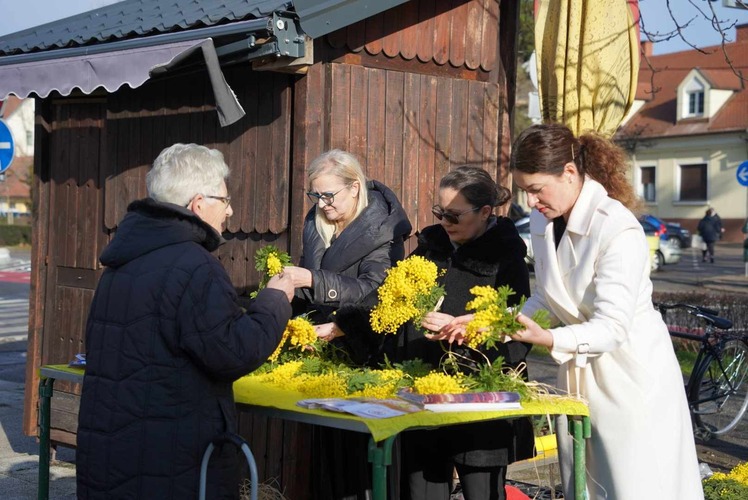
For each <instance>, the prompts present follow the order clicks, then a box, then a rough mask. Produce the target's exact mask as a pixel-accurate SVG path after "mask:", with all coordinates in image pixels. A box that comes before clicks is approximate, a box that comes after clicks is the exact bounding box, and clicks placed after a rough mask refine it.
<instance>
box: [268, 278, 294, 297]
mask: <svg viewBox="0 0 748 500" xmlns="http://www.w3.org/2000/svg"><path fill="white" fill-rule="evenodd" d="M266 288H274V289H276V290H280V291H281V292H283V293H285V294H286V298H288V301H289V302H291V300H292V299H293V291H294V286H293V282H292V281H291V277H290V276H288V275H286V274H285V273H280V274H276V275H275V276H273V277H272V278H270V280H269V281H268V284H267V286H266Z"/></svg>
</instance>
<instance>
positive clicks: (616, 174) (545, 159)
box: [509, 123, 641, 211]
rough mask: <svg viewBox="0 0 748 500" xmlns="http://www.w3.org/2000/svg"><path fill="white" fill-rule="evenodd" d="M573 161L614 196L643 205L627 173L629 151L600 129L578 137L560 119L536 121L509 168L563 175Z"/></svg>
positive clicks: (515, 148) (630, 204)
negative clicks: (547, 121)
mask: <svg viewBox="0 0 748 500" xmlns="http://www.w3.org/2000/svg"><path fill="white" fill-rule="evenodd" d="M569 162H573V163H574V165H576V167H577V171H578V172H579V175H580V176H582V178H584V175H585V174H586V175H589V176H590V177H592V178H593V179H595V180H596V181H597V182H599V183H600V184H602V185H603V187H605V190H606V191H608V195H609V196H610V197H611V198H614V199H616V200H618V201H620V202H621V203H622V204H623V205H624V206H626V207H627V208H628V209H629V210H632V211H637V210H638V209H639V208H640V206H641V200H640V199H639V197H638V196H637V195H636V193H635V192H634V188H633V186H632V185H631V183H630V182H629V179H628V177H627V175H626V173H627V171H628V168H629V166H628V157H627V156H626V152H625V151H624V150H623V148H621V147H620V146H618V145H617V144H615V143H614V142H612V141H611V140H609V139H607V138H605V137H603V136H602V135H600V134H598V133H596V132H592V131H590V132H585V133H583V134H582V135H581V136H580V137H579V138H576V137H574V134H573V133H572V131H571V130H570V129H569V127H567V126H566V125H563V124H560V123H547V124H538V125H532V126H531V127H528V128H526V129H525V130H524V131H523V132H522V133H521V134H520V135H519V137H517V140H516V141H514V145H513V146H512V155H511V159H510V163H509V168H510V170H519V171H520V172H524V173H526V174H535V173H543V174H548V175H556V176H560V175H561V174H562V173H563V171H564V165H566V164H567V163H569Z"/></svg>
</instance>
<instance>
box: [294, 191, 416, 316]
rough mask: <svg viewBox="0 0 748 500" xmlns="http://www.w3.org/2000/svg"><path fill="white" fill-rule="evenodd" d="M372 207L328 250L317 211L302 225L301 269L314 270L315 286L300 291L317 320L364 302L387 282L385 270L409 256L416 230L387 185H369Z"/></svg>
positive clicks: (313, 279) (357, 218)
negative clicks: (407, 247) (408, 240)
mask: <svg viewBox="0 0 748 500" xmlns="http://www.w3.org/2000/svg"><path fill="white" fill-rule="evenodd" d="M367 188H368V192H369V204H368V205H367V207H366V209H364V211H363V212H361V214H359V216H358V217H356V218H355V219H354V220H353V221H352V222H351V223H350V224H349V225H348V227H346V228H345V229H344V230H343V232H342V233H340V236H339V237H338V238H336V239H335V240H334V241H333V242H332V244H331V245H330V246H329V247H328V248H325V246H324V243H323V241H322V237H321V236H320V235H319V232H318V231H317V228H316V227H315V224H314V216H315V211H316V207H313V208H312V209H311V210H310V211H309V213H308V214H307V216H306V219H305V221H304V236H303V244H304V249H303V252H302V257H301V262H300V264H299V265H300V266H301V267H305V268H306V269H309V270H310V271H311V272H312V287H311V288H305V289H303V290H302V294H303V299H304V301H305V304H304V306H303V307H304V308H305V309H314V310H316V311H318V312H320V313H321V314H320V316H319V317H317V318H316V319H317V321H325V320H326V317H327V315H329V314H330V313H331V312H333V311H334V310H336V309H338V308H339V307H340V306H341V305H342V304H346V303H356V302H360V301H361V300H362V299H363V298H364V297H366V296H367V295H369V294H370V293H371V292H372V291H373V290H376V289H377V288H378V287H379V285H381V284H382V281H384V277H385V275H386V273H387V269H389V268H390V267H392V265H393V264H394V263H395V262H397V261H398V260H401V259H402V258H403V256H404V254H405V246H404V240H405V238H407V237H408V235H409V234H410V231H411V229H412V227H411V225H410V222H409V221H408V216H407V214H406V213H405V210H403V207H402V205H400V202H399V201H398V199H397V196H395V193H393V192H392V191H391V190H390V189H389V188H388V187H387V186H385V185H384V184H382V183H380V182H377V181H369V182H368V183H367Z"/></svg>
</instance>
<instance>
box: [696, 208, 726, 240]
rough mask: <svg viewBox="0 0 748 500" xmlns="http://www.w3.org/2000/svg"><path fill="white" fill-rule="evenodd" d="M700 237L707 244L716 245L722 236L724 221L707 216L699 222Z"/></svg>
mask: <svg viewBox="0 0 748 500" xmlns="http://www.w3.org/2000/svg"><path fill="white" fill-rule="evenodd" d="M697 229H698V232H699V236H701V239H703V240H704V242H705V243H714V242H715V241H717V240H719V239H720V237H721V236H722V221H721V220H720V219H719V218H718V217H716V216H713V215H706V216H704V217H703V218H702V219H701V220H700V221H699V226H698V228H697Z"/></svg>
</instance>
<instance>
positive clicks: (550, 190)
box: [445, 125, 703, 500]
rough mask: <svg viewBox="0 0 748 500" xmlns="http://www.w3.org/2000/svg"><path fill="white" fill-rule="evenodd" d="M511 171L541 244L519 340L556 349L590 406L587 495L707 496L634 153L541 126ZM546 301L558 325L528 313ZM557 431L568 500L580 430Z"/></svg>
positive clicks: (571, 383) (564, 372)
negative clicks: (631, 160)
mask: <svg viewBox="0 0 748 500" xmlns="http://www.w3.org/2000/svg"><path fill="white" fill-rule="evenodd" d="M510 168H511V170H512V174H513V176H514V181H515V183H516V185H517V186H518V187H519V188H520V189H522V190H524V191H525V192H526V193H527V199H528V204H529V205H530V207H531V208H534V210H533V211H532V214H531V216H530V232H531V237H532V246H533V250H534V252H535V289H534V291H533V295H532V297H531V298H530V299H529V300H528V301H527V303H526V304H525V306H524V308H523V310H522V314H520V315H519V317H518V319H519V321H520V322H521V323H523V324H524V325H525V326H526V327H527V329H526V330H523V331H519V332H517V334H516V335H514V336H513V339H514V340H519V341H522V342H530V343H534V344H539V345H543V346H546V347H548V348H549V349H550V350H551V354H552V356H553V358H554V359H555V360H556V362H558V363H559V365H560V367H559V374H558V385H559V387H560V388H561V389H563V390H565V391H568V392H569V393H570V394H574V395H576V394H579V395H581V396H582V397H583V398H584V399H585V400H587V402H588V404H589V408H590V419H591V422H592V437H591V439H590V441H589V443H588V446H587V457H586V458H587V491H588V498H593V499H602V498H607V499H616V500H634V499H636V500H646V499H653V500H654V499H657V500H663V499H672V500H676V499H678V500H684V499H703V492H702V487H701V483H700V476H699V470H698V460H697V458H696V449H695V444H694V438H693V431H692V427H691V419H690V416H689V412H688V407H687V403H686V397H685V391H684V390H683V378H682V375H681V372H680V368H679V366H678V363H677V361H676V358H675V355H674V352H673V347H672V343H671V341H670V337H669V335H668V332H667V328H666V326H665V324H664V322H663V321H662V318H661V316H660V314H659V313H658V312H657V311H656V310H655V309H654V307H653V305H652V282H651V281H650V279H649V271H650V262H649V259H650V257H649V249H648V246H647V242H646V239H645V236H644V232H643V231H642V227H641V225H640V224H639V222H638V221H637V219H636V217H635V216H634V214H633V213H632V212H631V211H630V210H629V208H627V207H632V206H635V205H636V204H637V198H636V196H635V194H634V192H633V189H632V187H631V185H630V184H629V182H628V179H627V178H626V175H625V173H626V168H627V162H626V156H625V153H624V152H623V150H621V149H620V148H619V147H618V146H616V145H615V144H613V143H612V142H610V141H608V140H606V139H604V138H602V137H600V136H598V135H595V134H585V135H582V136H581V137H579V138H576V137H574V135H573V134H572V132H571V131H570V130H569V129H568V128H567V127H566V126H564V125H535V126H532V127H530V128H528V129H526V130H525V131H524V132H523V133H522V134H521V135H520V136H519V137H518V138H517V140H516V141H515V143H514V146H513V150H512V157H511V164H510ZM538 309H545V310H547V311H549V312H550V316H551V319H552V321H553V324H554V325H555V327H553V328H551V329H549V330H546V329H543V328H541V327H540V326H538V325H537V324H536V323H534V322H533V321H532V320H531V319H530V316H532V313H533V312H534V311H536V310H538ZM464 321H465V318H464V317H463V318H462V319H459V320H455V322H453V326H452V330H451V331H449V330H447V331H445V334H449V335H450V336H451V337H453V338H454V337H455V335H456V334H457V335H458V334H459V330H460V327H459V325H460V324H461V323H463V324H464ZM559 428H560V429H561V428H563V427H560V426H559ZM557 435H558V438H559V450H560V456H561V467H562V475H563V478H562V479H563V483H564V492H565V498H574V491H573V490H574V487H573V481H572V480H571V479H572V477H573V470H572V467H571V457H572V447H571V437H570V436H569V435H568V433H566V432H558V434H557Z"/></svg>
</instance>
